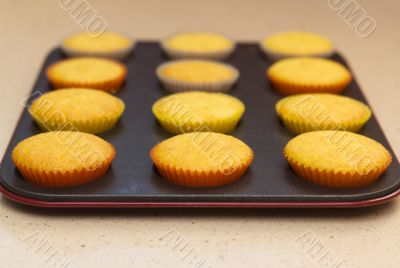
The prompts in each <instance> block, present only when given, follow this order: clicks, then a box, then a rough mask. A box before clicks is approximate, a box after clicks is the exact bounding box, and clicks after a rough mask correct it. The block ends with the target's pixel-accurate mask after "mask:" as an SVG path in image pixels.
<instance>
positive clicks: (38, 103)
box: [29, 88, 125, 133]
mask: <svg viewBox="0 0 400 268" xmlns="http://www.w3.org/2000/svg"><path fill="white" fill-rule="evenodd" d="M124 109H125V105H124V103H123V101H122V100H120V99H119V98H116V97H114V96H112V95H110V94H108V93H106V92H103V91H100V90H95V89H83V88H68V89H60V90H56V91H52V92H49V93H46V94H44V95H42V96H40V97H39V98H37V99H36V100H35V101H34V102H33V103H32V105H31V106H30V107H29V113H30V114H31V116H32V117H33V119H34V120H35V121H36V123H37V124H38V125H39V126H40V127H41V128H42V129H43V130H47V131H55V130H72V131H82V132H88V133H101V132H104V131H106V130H109V129H111V128H112V127H113V126H114V125H115V124H116V123H117V121H118V119H119V118H120V117H121V115H122V113H123V111H124Z"/></svg>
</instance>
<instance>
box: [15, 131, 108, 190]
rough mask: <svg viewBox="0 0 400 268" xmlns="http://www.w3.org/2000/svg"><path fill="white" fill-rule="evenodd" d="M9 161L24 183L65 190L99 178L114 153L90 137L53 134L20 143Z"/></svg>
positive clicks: (58, 132)
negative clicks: (24, 180) (63, 188)
mask: <svg viewBox="0 0 400 268" xmlns="http://www.w3.org/2000/svg"><path fill="white" fill-rule="evenodd" d="M11 157H12V160H13V162H14V164H15V166H16V167H17V168H18V170H19V172H20V173H21V175H22V176H23V177H24V178H25V179H26V180H27V181H30V182H32V183H35V184H38V185H41V186H46V187H67V186H73V185H79V184H83V183H87V182H90V181H93V180H96V179H99V178H101V177H102V176H103V175H104V174H105V173H106V172H107V170H108V169H109V167H110V165H111V162H112V161H113V159H114V157H115V150H114V147H113V146H112V145H111V144H109V143H108V142H106V141H104V140H103V139H101V138H99V137H96V136H94V135H92V134H88V133H83V132H75V131H54V132H47V133H42V134H38V135H35V136H32V137H30V138H27V139H25V140H23V141H21V142H20V143H18V144H17V146H16V147H15V148H14V150H13V152H12V156H11Z"/></svg>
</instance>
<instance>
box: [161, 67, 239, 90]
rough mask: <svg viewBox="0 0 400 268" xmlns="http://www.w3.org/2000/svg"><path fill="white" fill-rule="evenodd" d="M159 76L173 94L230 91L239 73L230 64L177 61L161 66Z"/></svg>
mask: <svg viewBox="0 0 400 268" xmlns="http://www.w3.org/2000/svg"><path fill="white" fill-rule="evenodd" d="M156 72H157V76H158V78H159V79H160V81H161V82H162V83H163V85H164V87H165V88H166V89H167V90H169V91H171V92H180V91H213V92H216V91H219V92H226V91H229V90H230V89H231V88H232V86H233V85H234V84H235V82H236V81H237V79H238V77H239V71H238V70H237V69H236V68H235V67H233V66H231V65H228V64H224V63H219V62H214V61H206V60H176V61H170V62H167V63H163V64H161V65H160V66H159V67H158V68H157V71H156Z"/></svg>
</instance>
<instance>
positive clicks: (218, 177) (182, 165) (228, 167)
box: [150, 132, 253, 187]
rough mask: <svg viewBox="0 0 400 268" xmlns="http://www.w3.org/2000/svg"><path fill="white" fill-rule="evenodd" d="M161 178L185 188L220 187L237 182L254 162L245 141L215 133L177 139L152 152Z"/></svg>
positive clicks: (181, 136) (193, 133) (187, 135)
mask: <svg viewBox="0 0 400 268" xmlns="http://www.w3.org/2000/svg"><path fill="white" fill-rule="evenodd" d="M150 157H151V159H152V160H153V162H154V165H155V166H156V168H157V170H158V171H159V173H160V175H161V176H162V177H164V178H165V179H167V180H168V181H170V182H173V183H175V184H179V185H183V186H195V187H211V186H221V185H225V184H228V183H232V182H234V181H236V180H238V179H239V178H240V177H242V175H243V174H244V173H245V172H246V170H247V169H248V168H249V166H250V165H251V162H252V161H253V151H252V150H251V149H250V147H248V146H247V145H246V144H245V143H243V142H242V141H240V140H238V139H236V138H234V137H232V136H228V135H224V134H219V133H213V132H192V133H186V134H181V135H177V136H175V137H172V138H170V139H167V140H165V141H163V142H161V143H159V144H158V145H156V146H155V147H154V148H153V149H152V150H151V152H150Z"/></svg>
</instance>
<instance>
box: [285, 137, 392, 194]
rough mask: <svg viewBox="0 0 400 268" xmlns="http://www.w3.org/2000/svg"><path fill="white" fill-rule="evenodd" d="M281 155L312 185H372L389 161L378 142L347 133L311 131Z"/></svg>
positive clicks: (295, 141) (390, 159)
mask: <svg viewBox="0 0 400 268" xmlns="http://www.w3.org/2000/svg"><path fill="white" fill-rule="evenodd" d="M284 155H285V157H286V159H287V160H288V162H289V164H290V166H291V167H292V168H293V170H294V171H295V172H296V173H297V174H298V175H299V176H300V177H302V178H304V179H306V180H309V181H311V182H313V183H316V184H320V185H326V186H332V187H344V188H348V187H360V186H365V185H369V184H371V183H373V182H375V181H376V180H377V179H378V178H379V177H380V176H381V175H382V173H383V172H384V171H385V170H386V169H387V167H388V166H389V165H390V163H391V161H392V157H391V155H390V153H389V152H388V151H387V150H386V149H385V148H384V147H383V146H382V145H381V144H380V143H378V142H376V141H374V140H372V139H370V138H367V137H365V136H362V135H359V134H355V133H352V132H347V131H334V130H325V131H314V132H307V133H304V134H301V135H299V136H297V137H295V138H294V139H292V140H291V141H289V143H288V144H287V145H286V147H285V149H284Z"/></svg>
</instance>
